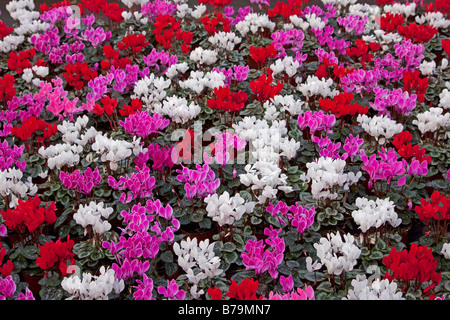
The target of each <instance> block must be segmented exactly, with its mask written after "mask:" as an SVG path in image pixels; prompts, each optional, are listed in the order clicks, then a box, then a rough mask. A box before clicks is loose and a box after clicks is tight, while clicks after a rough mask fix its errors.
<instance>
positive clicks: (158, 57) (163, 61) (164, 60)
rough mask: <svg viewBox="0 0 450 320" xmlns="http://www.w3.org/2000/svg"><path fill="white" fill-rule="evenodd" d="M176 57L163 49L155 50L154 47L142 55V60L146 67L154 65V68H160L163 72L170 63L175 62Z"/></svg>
mask: <svg viewBox="0 0 450 320" xmlns="http://www.w3.org/2000/svg"><path fill="white" fill-rule="evenodd" d="M177 61H178V57H177V56H176V55H175V54H173V55H171V54H170V53H169V52H165V51H164V50H161V51H157V50H156V49H155V48H153V49H152V51H151V52H150V54H149V55H147V56H145V57H144V62H145V64H146V65H147V67H154V68H155V69H156V70H161V71H163V72H165V70H167V68H169V67H170V66H171V65H173V64H175V63H177Z"/></svg>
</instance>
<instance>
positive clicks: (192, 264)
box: [173, 237, 223, 297]
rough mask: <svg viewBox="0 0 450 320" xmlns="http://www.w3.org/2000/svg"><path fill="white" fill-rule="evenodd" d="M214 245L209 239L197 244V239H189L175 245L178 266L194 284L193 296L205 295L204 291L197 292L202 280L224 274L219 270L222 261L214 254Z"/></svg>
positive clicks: (192, 288)
mask: <svg viewBox="0 0 450 320" xmlns="http://www.w3.org/2000/svg"><path fill="white" fill-rule="evenodd" d="M214 245H215V243H211V244H210V243H209V240H208V239H206V240H204V241H200V242H199V243H198V244H197V239H196V238H193V239H191V238H189V237H188V238H187V239H186V240H183V241H181V243H180V244H178V243H177V242H175V243H174V245H173V250H174V252H175V254H176V255H177V256H178V265H179V266H180V267H181V268H183V270H184V271H185V272H186V275H187V278H188V280H189V282H190V283H192V284H193V286H192V287H191V293H194V294H193V296H197V297H198V296H200V294H203V290H201V291H200V292H198V293H197V292H195V291H196V288H197V285H198V283H199V282H200V280H203V279H207V278H210V279H212V278H214V277H216V276H218V275H220V274H222V272H223V270H222V269H220V268H219V267H220V263H221V260H220V257H218V256H216V255H215V253H214ZM194 270H195V274H194Z"/></svg>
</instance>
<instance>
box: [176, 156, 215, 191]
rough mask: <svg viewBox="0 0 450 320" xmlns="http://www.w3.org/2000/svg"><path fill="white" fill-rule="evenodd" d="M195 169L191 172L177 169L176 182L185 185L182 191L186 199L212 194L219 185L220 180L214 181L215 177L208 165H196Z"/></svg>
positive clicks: (186, 169) (187, 169) (184, 168)
mask: <svg viewBox="0 0 450 320" xmlns="http://www.w3.org/2000/svg"><path fill="white" fill-rule="evenodd" d="M196 168H197V170H193V169H189V168H187V167H184V166H183V169H182V170H179V169H177V173H179V175H177V180H178V181H180V182H183V183H185V185H184V190H185V191H186V198H188V199H193V198H194V197H195V196H198V197H201V198H203V197H206V196H208V195H209V194H214V193H216V189H217V188H218V187H219V185H220V179H218V178H217V179H215V177H216V175H215V173H214V171H212V170H211V168H210V167H209V165H207V164H204V165H203V166H201V165H199V164H196Z"/></svg>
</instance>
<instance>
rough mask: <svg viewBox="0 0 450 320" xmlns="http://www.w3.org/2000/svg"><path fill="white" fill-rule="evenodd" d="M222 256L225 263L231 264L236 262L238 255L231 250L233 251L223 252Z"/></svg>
mask: <svg viewBox="0 0 450 320" xmlns="http://www.w3.org/2000/svg"><path fill="white" fill-rule="evenodd" d="M222 257H223V259H224V260H225V262H226V263H228V264H232V263H234V262H236V260H237V259H238V257H239V256H238V254H237V253H236V252H235V251H233V252H225V253H224V254H223V256H222Z"/></svg>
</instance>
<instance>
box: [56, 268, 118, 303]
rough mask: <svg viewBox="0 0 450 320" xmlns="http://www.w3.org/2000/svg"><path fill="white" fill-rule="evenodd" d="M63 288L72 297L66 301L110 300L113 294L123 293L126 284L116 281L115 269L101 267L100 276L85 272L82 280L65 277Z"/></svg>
mask: <svg viewBox="0 0 450 320" xmlns="http://www.w3.org/2000/svg"><path fill="white" fill-rule="evenodd" d="M61 287H62V288H63V289H64V290H65V291H67V292H68V293H69V294H70V295H71V296H70V297H69V298H66V300H73V299H75V300H108V295H109V294H110V293H111V292H113V291H114V292H115V293H116V294H117V293H120V292H121V291H123V289H124V288H125V283H124V281H123V280H118V279H116V277H115V272H114V270H113V269H109V268H105V266H101V267H100V274H99V275H98V276H96V275H91V274H90V273H87V272H85V273H83V276H82V279H81V278H80V276H78V275H74V276H71V277H65V278H63V279H62V281H61Z"/></svg>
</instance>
